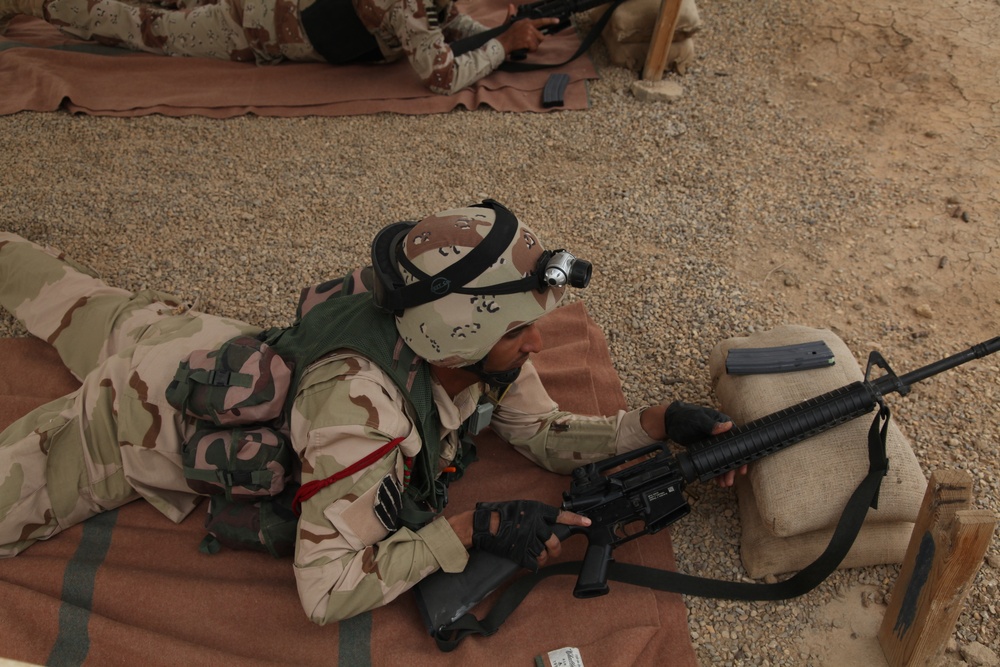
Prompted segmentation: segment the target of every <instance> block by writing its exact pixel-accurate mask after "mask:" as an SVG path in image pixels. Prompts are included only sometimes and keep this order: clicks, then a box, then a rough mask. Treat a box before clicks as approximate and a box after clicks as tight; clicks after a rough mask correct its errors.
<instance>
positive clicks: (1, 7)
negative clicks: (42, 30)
mask: <svg viewBox="0 0 1000 667" xmlns="http://www.w3.org/2000/svg"><path fill="white" fill-rule="evenodd" d="M18 14H26V15H28V16H34V17H35V18H39V19H44V18H45V1H44V0H0V35H2V34H4V33H5V32H7V26H9V25H10V20H11V19H12V18H14V17H15V16H17V15H18Z"/></svg>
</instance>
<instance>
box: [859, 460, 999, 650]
mask: <svg viewBox="0 0 1000 667" xmlns="http://www.w3.org/2000/svg"><path fill="white" fill-rule="evenodd" d="M971 504H972V477H971V476H970V475H969V474H968V473H966V472H962V471H959V470H939V471H937V472H935V473H934V474H932V475H931V481H930V482H929V483H928V485H927V491H926V493H925V494H924V501H923V504H922V505H921V507H920V514H919V515H918V516H917V522H916V524H915V525H914V527H913V535H912V536H911V537H910V543H909V545H908V546H907V549H906V557H905V559H904V560H903V566H902V568H901V570H900V572H899V579H897V580H896V584H895V586H893V589H892V597H891V599H890V601H889V606H888V608H887V609H886V612H885V617H884V618H883V619H882V626H881V627H880V628H879V632H878V639H879V644H881V646H882V652H883V653H884V654H885V658H886V660H887V661H888V663H889V665H890V666H891V667H901V666H904V665H905V666H906V667H911V666H915V665H936V664H937V663H938V660H939V659H940V658H941V656H942V655H943V654H944V649H945V646H946V644H947V643H948V638H949V637H950V636H951V634H952V632H953V631H954V628H955V622H956V621H957V620H958V615H959V614H960V613H961V611H962V603H963V602H964V601H965V597H966V596H967V595H968V593H969V588H970V587H971V586H972V581H973V579H974V578H975V576H976V573H977V572H978V571H979V568H980V567H981V566H982V564H983V557H984V556H985V554H986V549H987V548H988V547H989V544H990V540H991V539H992V538H993V531H994V529H995V528H996V524H997V517H996V515H995V514H993V512H990V511H989V510H972V509H968V508H969V507H970V506H971Z"/></svg>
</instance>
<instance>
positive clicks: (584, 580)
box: [573, 544, 611, 599]
mask: <svg viewBox="0 0 1000 667" xmlns="http://www.w3.org/2000/svg"><path fill="white" fill-rule="evenodd" d="M610 562H611V544H590V545H589V546H588V547H587V553H586V554H584V556H583V566H582V567H581V568H580V576H579V577H577V580H576V586H575V587H574V588H573V597H577V598H584V599H585V598H596V597H600V596H601V595H607V593H608V563H610Z"/></svg>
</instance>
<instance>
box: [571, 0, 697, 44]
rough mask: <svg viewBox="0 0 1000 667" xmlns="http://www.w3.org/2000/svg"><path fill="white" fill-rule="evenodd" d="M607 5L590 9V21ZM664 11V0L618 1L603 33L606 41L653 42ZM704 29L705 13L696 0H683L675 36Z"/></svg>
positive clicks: (678, 37)
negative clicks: (661, 1) (662, 9)
mask: <svg viewBox="0 0 1000 667" xmlns="http://www.w3.org/2000/svg"><path fill="white" fill-rule="evenodd" d="M606 11H607V6H602V7H595V8H594V9H591V10H590V11H588V12H586V13H585V15H586V16H587V17H588V19H589V20H590V21H592V22H593V21H596V20H597V19H599V18H600V17H601V16H603V15H604V12H606ZM659 13H660V0H625V2H623V3H622V4H620V5H618V7H617V8H616V9H615V13H614V14H612V15H611V19H610V20H609V21H608V24H607V25H606V26H604V31H603V32H602V33H601V35H602V36H603V37H604V42H605V43H606V44H611V43H613V42H614V43H618V44H628V43H639V42H644V43H647V44H648V43H649V41H650V40H651V39H652V38H653V27H654V26H655V25H656V18H657V16H659ZM699 30H701V17H700V16H699V15H698V7H697V5H695V1H694V0H681V7H680V11H679V12H678V14H677V25H676V26H675V27H674V40H676V41H680V40H683V39H687V38H688V37H690V36H692V35H693V34H695V33H696V32H698V31H699Z"/></svg>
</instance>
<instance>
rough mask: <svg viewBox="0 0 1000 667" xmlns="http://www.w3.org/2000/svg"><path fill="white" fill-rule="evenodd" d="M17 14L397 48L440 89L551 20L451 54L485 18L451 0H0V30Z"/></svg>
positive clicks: (100, 32) (111, 31)
mask: <svg viewBox="0 0 1000 667" xmlns="http://www.w3.org/2000/svg"><path fill="white" fill-rule="evenodd" d="M509 11H510V13H511V14H513V11H514V7H513V5H511V7H510V8H509ZM17 14H27V15H30V16H35V17H37V18H41V19H44V20H45V21H48V22H49V23H51V24H52V25H55V26H58V27H59V28H61V29H62V30H63V31H64V32H66V33H68V34H70V35H73V36H75V37H79V38H81V39H93V40H95V41H98V42H100V43H102V44H107V45H110V46H120V47H125V48H129V49H134V50H136V51H147V52H149V53H157V54H164V55H171V56H194V57H202V58H219V59H223V60H237V61H251V60H255V61H257V62H258V63H273V62H278V61H280V60H293V61H304V62H329V63H332V64H344V63H350V62H384V63H388V62H394V61H396V60H399V59H400V58H402V57H404V56H405V57H406V58H408V59H409V61H410V64H411V65H412V66H413V69H414V70H415V71H416V73H417V76H419V77H420V80H421V81H422V82H423V83H424V85H426V86H427V87H428V88H430V89H431V90H432V91H434V92H435V93H441V94H444V95H449V94H451V93H454V92H457V91H459V90H461V89H462V88H465V87H466V86H469V85H471V84H473V83H475V82H476V81H478V80H479V79H482V78H483V77H485V76H487V75H488V74H490V73H491V72H493V70H495V69H497V67H499V66H500V64H501V63H502V62H503V61H504V59H505V58H506V57H507V55H508V54H510V53H512V52H514V51H518V50H522V49H526V50H528V51H535V50H537V49H538V45H539V44H540V43H541V42H542V40H543V39H544V35H543V34H542V32H541V28H543V27H545V26H548V25H554V24H556V23H558V22H559V21H558V19H554V18H548V19H534V20H523V21H517V22H515V23H514V24H513V25H512V26H511V28H510V29H509V30H507V31H505V32H504V33H502V34H501V35H499V36H497V37H496V38H494V39H491V40H489V41H488V42H486V44H484V45H483V46H481V47H479V48H476V49H472V50H470V51H468V52H466V53H462V54H458V55H456V54H455V53H453V52H452V48H451V46H450V44H451V43H452V42H454V41H456V40H459V39H462V38H464V37H468V36H470V35H474V34H477V33H480V32H483V31H485V30H487V28H486V27H485V26H483V25H482V24H480V23H478V22H477V21H475V20H474V19H472V18H471V17H469V16H467V15H466V14H463V13H462V12H460V11H459V10H458V8H457V7H456V6H455V4H454V2H452V1H451V0H165V2H163V3H160V4H153V3H152V2H151V1H143V2H139V3H132V2H127V1H126V0H98V1H97V2H94V1H93V0H0V31H2V29H3V27H4V24H5V23H6V22H7V21H9V19H10V18H11V17H12V16H15V15H17Z"/></svg>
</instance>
